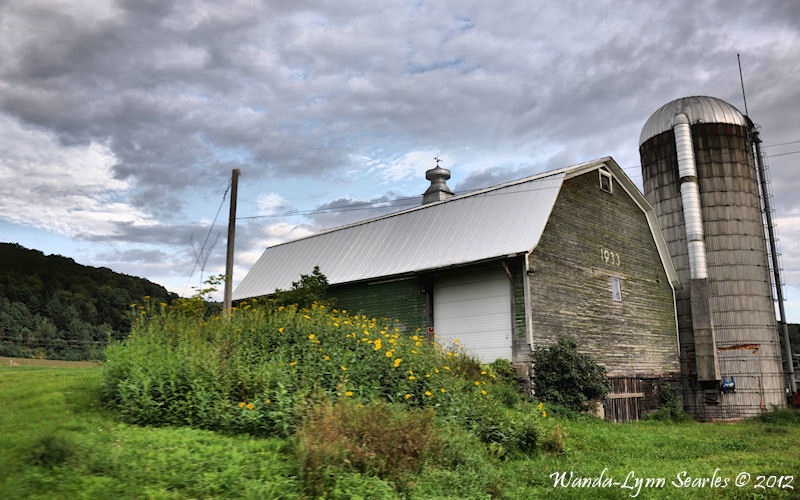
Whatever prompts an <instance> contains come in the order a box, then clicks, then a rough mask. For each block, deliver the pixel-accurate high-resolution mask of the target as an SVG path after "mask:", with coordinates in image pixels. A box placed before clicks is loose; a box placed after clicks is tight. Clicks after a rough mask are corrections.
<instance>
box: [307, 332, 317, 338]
mask: <svg viewBox="0 0 800 500" xmlns="http://www.w3.org/2000/svg"><path fill="white" fill-rule="evenodd" d="M315 338H317V336H316V335H314V334H313V333H312V334H311V335H309V336H308V340H314V339H315Z"/></svg>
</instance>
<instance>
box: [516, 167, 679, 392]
mask: <svg viewBox="0 0 800 500" xmlns="http://www.w3.org/2000/svg"><path fill="white" fill-rule="evenodd" d="M529 267H530V275H529V287H530V301H531V314H532V317H531V323H532V335H533V341H534V344H535V345H548V344H551V343H553V342H554V341H555V339H556V338H557V336H559V335H568V336H573V337H575V338H576V339H577V340H578V343H579V347H580V350H581V351H583V352H585V353H588V354H590V355H592V356H593V357H594V358H595V359H596V360H597V361H598V362H599V363H601V364H603V365H604V366H605V367H606V369H607V370H608V373H609V375H611V376H615V377H635V376H640V375H641V376H648V377H652V376H656V377H660V376H662V375H667V374H674V373H676V372H678V370H679V364H678V352H679V351H678V341H677V326H676V319H675V310H674V306H673V291H672V287H671V286H670V284H669V281H668V279H667V276H666V273H665V271H664V267H663V265H662V262H661V260H660V257H659V255H658V251H657V248H656V245H655V242H654V240H653V237H652V234H651V232H650V229H649V226H648V224H647V220H646V218H645V215H644V213H643V212H642V210H641V209H640V208H639V207H638V206H637V205H636V204H635V202H634V200H633V199H631V198H630V196H628V195H627V193H626V192H625V191H624V190H623V189H622V188H621V186H619V185H618V184H617V183H616V182H614V186H613V194H611V193H607V192H605V191H603V190H601V189H600V183H599V180H598V172H597V171H592V172H589V173H587V174H584V175H581V176H578V177H575V178H572V179H568V180H566V181H565V182H564V186H563V188H562V190H561V193H560V195H559V197H558V199H557V201H556V204H555V206H554V209H553V212H552V215H551V217H550V220H549V221H548V223H547V226H546V228H545V230H544V234H543V235H542V238H541V241H540V242H539V245H538V246H537V248H536V249H535V250H534V251H533V252H532V253H531V255H530V258H529ZM612 278H616V279H618V280H619V283H620V288H621V300H615V299H614V297H613V296H612Z"/></svg>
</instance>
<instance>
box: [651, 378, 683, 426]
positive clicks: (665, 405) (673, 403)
mask: <svg viewBox="0 0 800 500" xmlns="http://www.w3.org/2000/svg"><path fill="white" fill-rule="evenodd" d="M679 397H680V396H678V395H676V394H675V391H674V389H673V388H672V385H670V384H663V385H661V393H660V395H659V402H660V403H661V405H660V408H659V409H658V410H656V411H654V412H651V413H649V414H648V415H647V416H646V419H647V420H659V421H672V422H685V421H687V420H689V415H688V414H687V413H686V412H685V411H683V405H682V404H681V402H680V400H679Z"/></svg>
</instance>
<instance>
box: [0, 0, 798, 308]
mask: <svg viewBox="0 0 800 500" xmlns="http://www.w3.org/2000/svg"><path fill="white" fill-rule="evenodd" d="M737 54H741V60H742V69H743V74H744V83H745V90H746V92H747V105H748V111H749V114H750V116H751V117H752V119H753V120H754V121H755V122H756V123H757V124H759V125H760V126H761V135H762V139H763V140H764V146H765V152H766V153H767V155H769V158H768V162H769V165H770V167H771V175H772V179H773V184H772V188H773V192H774V196H775V208H776V212H777V223H778V231H779V235H780V237H781V247H782V251H783V265H784V267H785V271H786V273H785V278H786V281H787V282H788V285H789V287H788V292H789V294H788V298H789V302H788V304H787V305H788V310H789V320H790V321H793V322H800V196H798V192H800V191H799V190H798V188H800V176H798V175H796V174H795V171H796V170H797V166H798V162H800V120H799V118H798V111H800V3H798V2H797V1H795V0H785V1H765V0H757V1H749V2H748V1H735V0H724V1H719V2H700V1H696V0H691V1H667V0H662V1H658V2H656V1H653V2H645V1H630V2H624V1H620V0H613V1H597V0H592V1H585V2H577V1H575V2H573V1H552V2H543V1H538V2H537V1H527V0H526V1H504V2H486V1H464V0H452V1H444V0H443V1H423V0H418V1H405V0H391V1H380V2H376V1H365V0H361V1H356V0H354V1H336V2H321V1H311V0H309V1H303V0H294V1H277V0H276V1H271V2H259V1H254V0H253V1H248V0H229V1H226V2H217V1H202V0H194V1H188V0H187V1H168V0H128V1H124V0H118V1H113V0H93V1H91V2H87V1H70V0H49V1H47V0H46V1H39V0H5V1H2V0H0V241H6V242H15V243H20V244H21V245H23V246H26V247H28V248H35V249H38V250H41V251H43V252H45V253H47V254H50V253H55V254H60V255H65V256H68V257H72V258H74V259H75V260H76V261H78V262H80V263H82V264H86V265H93V266H105V267H110V268H112V269H114V270H116V271H119V272H123V273H126V274H131V275H136V276H142V277H146V278H148V279H151V280H153V281H155V282H157V283H161V284H163V285H165V286H167V287H168V288H169V289H171V290H173V291H175V292H178V293H181V294H184V295H190V294H192V293H193V289H192V287H196V286H199V285H200V284H201V283H202V281H203V280H204V279H206V278H207V277H208V276H209V275H215V274H221V273H223V272H224V268H225V264H224V260H225V234H226V226H227V221H228V205H227V203H228V198H225V199H223V196H225V193H226V189H227V187H228V183H229V179H230V176H231V170H232V169H234V168H238V169H240V170H241V173H242V175H241V178H240V184H239V197H238V200H239V203H238V209H239V210H238V216H239V218H240V220H238V222H237V240H236V267H235V271H234V277H235V281H236V282H238V281H239V280H241V279H242V277H243V276H244V275H245V274H246V272H247V271H248V270H249V269H250V267H251V266H252V264H253V263H254V262H255V260H256V259H257V258H258V256H259V255H260V254H261V252H262V251H263V249H264V248H265V247H266V246H268V245H271V244H275V243H277V242H280V241H285V240H286V239H290V238H295V237H299V236H302V235H306V234H309V233H311V232H314V231H317V230H319V229H322V228H326V227H331V226H334V225H339V224H342V223H346V222H351V221H354V220H359V219H363V218H366V217H370V216H373V215H376V214H378V213H382V212H385V211H387V210H388V211H394V210H397V209H399V208H404V207H407V206H410V205H416V204H417V203H418V202H419V200H420V195H421V193H422V192H423V191H424V190H425V189H426V188H427V186H428V182H427V181H425V179H424V172H425V170H427V169H429V168H432V167H433V165H434V156H437V155H438V157H439V158H441V159H442V166H444V167H446V168H448V169H450V170H451V171H452V179H451V180H450V181H449V185H450V187H451V188H452V189H453V190H454V191H456V192H464V191H466V190H469V189H474V188H477V187H483V186H488V185H492V184H495V183H498V182H501V181H505V180H510V179H514V178H519V177H523V176H526V175H530V174H534V173H538V172H541V171H544V170H548V169H553V168H560V167H565V166H569V165H572V164H576V163H580V162H583V161H588V160H592V159H597V158H601V157H604V156H612V157H613V158H614V159H616V161H617V162H618V163H619V164H620V165H621V166H622V167H623V168H624V169H625V171H626V173H627V174H628V175H629V176H630V177H631V178H632V179H633V180H634V182H636V183H637V185H639V186H641V170H640V167H639V154H638V139H639V132H640V130H641V127H642V125H643V124H644V122H645V121H646V120H647V118H648V117H649V116H650V115H651V114H652V113H653V111H655V110H656V109H657V108H659V107H660V106H661V105H663V104H665V103H667V102H669V101H671V100H673V99H676V98H679V97H685V96H691V95H710V96H714V97H718V98H721V99H723V100H726V101H728V102H729V103H731V104H733V105H734V106H736V107H737V108H739V109H740V110H742V111H744V103H743V99H742V88H741V84H740V79H739V69H738V65H737ZM215 219H216V224H215V225H213V228H212V222H213V221H214V220H215ZM204 242H205V246H203V243H204ZM203 248H204V249H205V250H204V251H203V252H202V254H201V249H203Z"/></svg>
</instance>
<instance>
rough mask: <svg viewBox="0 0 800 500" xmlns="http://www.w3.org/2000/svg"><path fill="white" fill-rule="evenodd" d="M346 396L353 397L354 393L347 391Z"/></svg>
mask: <svg viewBox="0 0 800 500" xmlns="http://www.w3.org/2000/svg"><path fill="white" fill-rule="evenodd" d="M344 395H345V396H347V397H350V396H352V395H353V391H347V392H345V393H344Z"/></svg>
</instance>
